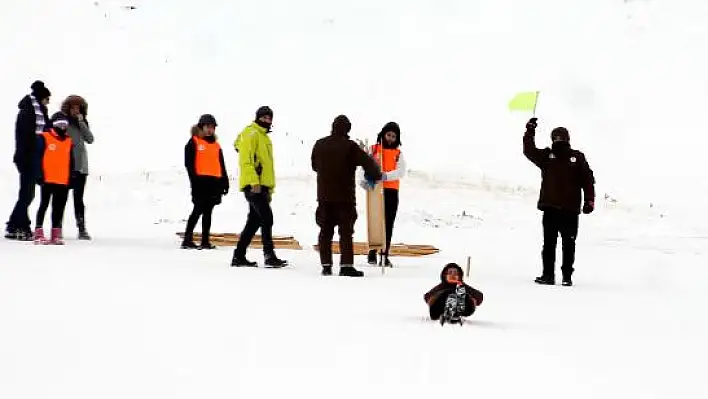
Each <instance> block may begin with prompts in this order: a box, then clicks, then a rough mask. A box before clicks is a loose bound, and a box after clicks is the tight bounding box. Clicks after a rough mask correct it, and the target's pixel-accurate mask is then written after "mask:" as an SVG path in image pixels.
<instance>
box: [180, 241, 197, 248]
mask: <svg viewBox="0 0 708 399" xmlns="http://www.w3.org/2000/svg"><path fill="white" fill-rule="evenodd" d="M180 248H182V249H197V248H199V247H197V244H195V243H194V241H192V240H184V241H182V245H181V246H180Z"/></svg>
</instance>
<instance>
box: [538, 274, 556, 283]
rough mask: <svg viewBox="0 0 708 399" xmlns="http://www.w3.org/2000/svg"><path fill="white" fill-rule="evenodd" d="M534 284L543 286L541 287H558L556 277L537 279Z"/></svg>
mask: <svg viewBox="0 0 708 399" xmlns="http://www.w3.org/2000/svg"><path fill="white" fill-rule="evenodd" d="M534 282H535V283H536V284H541V285H556V279H555V277H547V276H541V277H536V280H534Z"/></svg>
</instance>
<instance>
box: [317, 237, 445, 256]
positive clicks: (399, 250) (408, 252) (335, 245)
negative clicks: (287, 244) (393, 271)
mask: <svg viewBox="0 0 708 399" xmlns="http://www.w3.org/2000/svg"><path fill="white" fill-rule="evenodd" d="M313 248H314V249H315V251H319V246H318V245H315V246H314V247H313ZM369 249H373V248H370V247H369V246H368V245H367V243H365V242H354V255H367V254H368V253H369ZM438 252H440V250H439V249H437V248H435V247H434V246H432V245H406V244H391V250H390V252H389V256H390V257H394V256H403V257H416V256H425V255H432V254H436V253H438ZM332 253H333V254H338V253H340V250H339V242H338V241H332Z"/></svg>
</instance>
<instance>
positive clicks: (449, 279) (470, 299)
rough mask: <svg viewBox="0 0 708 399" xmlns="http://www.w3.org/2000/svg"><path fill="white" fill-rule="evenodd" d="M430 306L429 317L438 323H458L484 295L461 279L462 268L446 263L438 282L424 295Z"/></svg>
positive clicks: (470, 312) (473, 309)
mask: <svg viewBox="0 0 708 399" xmlns="http://www.w3.org/2000/svg"><path fill="white" fill-rule="evenodd" d="M423 299H425V302H426V303H427V304H428V306H429V308H430V318H431V319H433V320H440V323H441V324H442V323H445V322H449V323H459V322H461V319H462V317H467V316H471V315H472V314H473V313H474V311H475V310H476V309H477V306H479V305H481V304H482V301H483V300H484V295H482V292H481V291H478V290H476V289H474V288H472V287H470V286H469V285H467V284H465V283H464V282H463V281H462V268H461V267H460V266H459V265H458V264H457V263H448V264H447V265H445V267H443V269H442V271H441V272H440V284H438V285H436V286H435V287H433V289H431V290H430V291H428V292H427V293H426V294H425V295H424V296H423Z"/></svg>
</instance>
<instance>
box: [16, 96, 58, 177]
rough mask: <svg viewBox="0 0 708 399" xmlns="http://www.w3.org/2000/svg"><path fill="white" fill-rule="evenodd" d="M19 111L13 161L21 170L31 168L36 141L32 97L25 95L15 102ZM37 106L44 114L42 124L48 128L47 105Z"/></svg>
mask: <svg viewBox="0 0 708 399" xmlns="http://www.w3.org/2000/svg"><path fill="white" fill-rule="evenodd" d="M17 107H18V108H19V112H18V113H17V120H16V122H15V155H14V157H13V162H15V164H16V165H17V167H18V168H19V169H20V170H21V171H22V170H28V169H29V168H33V162H32V161H33V160H34V156H35V152H36V151H35V147H36V142H37V132H36V130H37V115H36V114H35V111H34V106H33V105H32V97H30V96H29V95H26V96H25V97H23V98H22V100H20V102H19V103H18V104H17ZM39 107H40V109H41V111H42V114H43V115H44V126H45V127H46V128H48V127H49V126H50V123H49V115H48V111H47V107H45V106H44V105H42V104H41V103H40V104H39Z"/></svg>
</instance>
